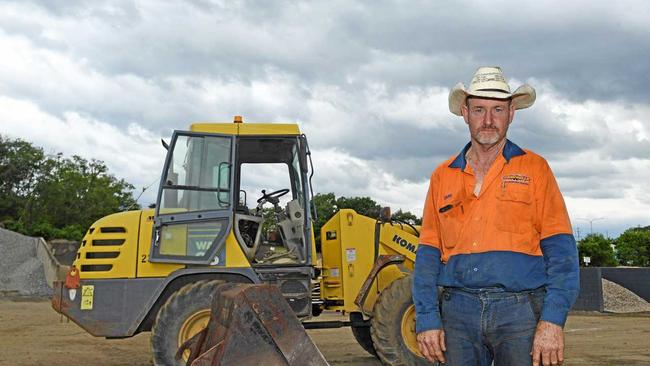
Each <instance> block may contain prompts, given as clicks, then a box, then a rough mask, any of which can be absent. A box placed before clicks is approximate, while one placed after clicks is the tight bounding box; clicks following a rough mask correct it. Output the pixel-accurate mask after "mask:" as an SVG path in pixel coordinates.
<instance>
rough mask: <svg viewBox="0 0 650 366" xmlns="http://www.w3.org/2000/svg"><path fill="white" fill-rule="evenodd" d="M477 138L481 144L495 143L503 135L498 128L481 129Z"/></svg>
mask: <svg viewBox="0 0 650 366" xmlns="http://www.w3.org/2000/svg"><path fill="white" fill-rule="evenodd" d="M504 137H505V136H504ZM475 140H476V141H477V142H478V143H479V144H481V145H494V144H496V143H497V142H499V140H501V135H500V134H499V131H498V130H497V129H488V130H483V131H479V132H478V133H477V134H476V137H475Z"/></svg>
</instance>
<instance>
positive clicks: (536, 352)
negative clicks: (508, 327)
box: [418, 320, 564, 366]
mask: <svg viewBox="0 0 650 366" xmlns="http://www.w3.org/2000/svg"><path fill="white" fill-rule="evenodd" d="M418 336H419V334H418ZM530 354H531V355H532V356H533V366H539V365H540V361H541V364H542V365H544V366H550V365H561V364H562V362H564V333H563V331H562V327H560V326H559V325H557V324H553V323H550V322H547V321H544V320H540V321H539V323H537V329H536V330H535V338H534V339H533V350H532V352H531V353H530Z"/></svg>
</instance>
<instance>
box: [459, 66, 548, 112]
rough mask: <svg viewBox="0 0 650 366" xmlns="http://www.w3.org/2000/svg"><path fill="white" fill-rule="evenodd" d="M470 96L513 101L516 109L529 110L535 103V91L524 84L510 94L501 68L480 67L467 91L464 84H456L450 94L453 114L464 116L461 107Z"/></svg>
mask: <svg viewBox="0 0 650 366" xmlns="http://www.w3.org/2000/svg"><path fill="white" fill-rule="evenodd" d="M468 96H474V97H480V98H494V99H511V100H512V104H513V105H514V107H515V109H524V108H528V107H530V106H531V105H533V103H535V89H533V87H532V86H530V85H528V84H524V85H522V86H520V87H518V88H517V90H515V92H514V93H510V86H508V83H507V82H506V78H505V77H504V76H503V71H501V68H500V67H479V68H478V70H476V73H475V74H474V77H473V78H472V81H471V82H470V84H469V89H465V85H463V83H458V84H456V85H455V86H454V87H453V88H452V89H451V91H450V92H449V110H450V111H451V113H453V114H455V115H457V116H462V114H461V112H460V107H461V106H462V105H463V104H465V99H467V97H468Z"/></svg>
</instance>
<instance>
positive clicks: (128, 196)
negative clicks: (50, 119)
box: [0, 136, 140, 240]
mask: <svg viewBox="0 0 650 366" xmlns="http://www.w3.org/2000/svg"><path fill="white" fill-rule="evenodd" d="M0 181H1V182H2V184H1V186H0V202H1V203H0V220H2V221H3V222H5V223H6V224H7V228H9V229H12V230H15V231H18V232H21V233H24V234H27V235H39V236H43V237H45V238H47V239H49V238H54V237H57V238H66V239H77V240H79V239H81V236H82V235H83V233H84V232H85V230H86V229H87V228H88V227H89V226H90V225H91V224H92V223H93V222H94V221H96V220H97V219H99V218H100V217H103V216H106V215H108V214H110V213H114V212H118V211H124V210H128V209H138V208H140V207H139V205H138V204H137V202H136V201H135V199H134V198H133V195H132V191H133V188H134V187H133V186H132V185H131V184H129V183H128V182H126V181H125V180H123V179H117V178H115V177H114V176H112V175H110V174H109V173H108V168H107V167H106V165H104V163H103V162H101V161H99V160H90V161H88V160H86V159H84V158H82V157H79V156H73V157H72V158H64V157H63V155H62V154H60V153H59V154H56V155H54V156H45V155H44V154H43V150H42V149H41V148H39V147H35V146H33V145H32V144H31V143H29V142H25V141H22V140H12V139H7V138H4V137H2V136H0Z"/></svg>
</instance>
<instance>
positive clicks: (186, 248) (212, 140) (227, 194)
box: [150, 131, 235, 265]
mask: <svg viewBox="0 0 650 366" xmlns="http://www.w3.org/2000/svg"><path fill="white" fill-rule="evenodd" d="M234 149H235V144H234V142H233V136H228V135H219V134H206V133H195V132H187V131H175V132H174V134H173V136H172V141H171V143H170V146H169V150H168V153H167V158H166V161H165V167H164V169H163V173H162V178H161V184H160V189H159V191H158V198H157V200H156V213H155V218H154V228H153V235H152V245H151V251H150V258H151V259H150V261H151V262H162V263H187V264H204V265H207V264H213V265H216V264H223V262H224V259H225V240H226V236H227V234H228V233H229V232H230V229H231V226H232V217H233V206H234V205H233V192H232V182H234V177H233V174H234V169H232V161H233V160H234V156H235V155H234V154H235V151H234Z"/></svg>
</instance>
